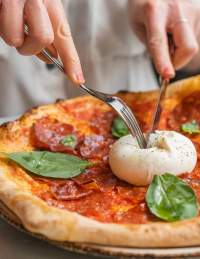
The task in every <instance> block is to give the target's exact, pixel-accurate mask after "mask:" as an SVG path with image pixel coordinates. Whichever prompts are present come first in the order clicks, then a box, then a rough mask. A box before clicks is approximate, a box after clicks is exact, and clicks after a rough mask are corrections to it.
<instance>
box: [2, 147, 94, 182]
mask: <svg viewBox="0 0 200 259" xmlns="http://www.w3.org/2000/svg"><path fill="white" fill-rule="evenodd" d="M6 156H7V158H9V159H10V160H12V161H14V162H16V163H17V164H19V165H20V166H22V167H23V168H25V169H26V170H28V171H29V172H31V173H33V174H36V175H40V176H46V177H52V178H64V179H67V178H71V177H75V176H77V175H79V174H81V173H82V172H83V170H84V169H85V168H87V167H89V166H92V165H93V164H92V163H90V162H88V161H85V160H82V159H80V158H78V157H76V156H73V155H67V154H62V153H54V152H47V151H33V152H19V153H9V154H6Z"/></svg>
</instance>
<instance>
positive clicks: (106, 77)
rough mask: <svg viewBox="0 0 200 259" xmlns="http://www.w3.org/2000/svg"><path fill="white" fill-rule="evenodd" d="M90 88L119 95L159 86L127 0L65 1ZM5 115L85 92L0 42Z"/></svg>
mask: <svg viewBox="0 0 200 259" xmlns="http://www.w3.org/2000/svg"><path fill="white" fill-rule="evenodd" d="M63 2H64V5H65V9H66V12H67V16H68V20H69V23H70V26H71V30H72V35H73V37H74V41H75V45H76V47H77V50H78V53H79V56H80V59H81V63H82V67H83V71H84V75H85V78H86V84H87V86H89V87H91V88H94V89H97V90H101V91H105V92H108V93H114V92H117V91H118V90H129V91H144V90H150V89H154V88H155V87H156V86H157V82H156V79H155V75H154V73H153V69H152V66H151V62H150V60H149V57H148V54H147V52H146V49H145V47H144V46H143V45H142V44H141V43H140V42H139V40H138V39H137V38H136V36H135V35H134V33H133V32H132V30H131V26H130V24H129V17H128V16H129V15H128V5H127V0H63ZM0 80H1V86H0V116H13V115H17V114H20V113H22V112H24V111H25V110H26V109H29V108H30V107H32V106H35V105H41V104H45V103H51V102H54V101H55V100H56V99H58V98H70V97H74V96H76V95H80V94H84V93H83V92H82V91H81V90H80V89H78V88H77V87H74V86H72V84H71V83H70V82H69V81H68V80H67V79H66V78H65V77H64V75H63V74H62V73H61V72H60V71H58V70H57V69H53V70H48V69H47V67H46V65H45V64H44V63H42V62H41V61H40V60H38V59H37V58H36V57H23V56H20V55H19V54H18V53H17V51H16V50H15V49H14V48H11V47H8V46H7V45H6V44H5V43H4V42H3V41H2V40H1V41H0Z"/></svg>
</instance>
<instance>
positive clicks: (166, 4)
mask: <svg viewBox="0 0 200 259" xmlns="http://www.w3.org/2000/svg"><path fill="white" fill-rule="evenodd" d="M129 4H130V8H129V10H130V15H131V24H132V27H133V29H134V31H135V32H136V34H137V35H138V37H139V38H140V40H141V41H142V42H143V43H145V44H146V46H147V48H148V50H149V52H150V55H151V56H152V58H153V61H154V63H155V67H156V69H157V71H158V73H159V74H160V75H162V76H163V77H164V78H172V77H173V76H174V75H175V70H178V69H181V68H183V67H184V66H185V65H187V64H188V63H189V62H190V61H191V60H192V59H193V58H194V56H195V55H196V54H197V52H198V49H199V44H198V40H197V38H198V35H199V34H200V3H196V2H195V1H193V0H191V1H188V0H181V1H180V0H165V1H164V0H129ZM168 34H170V35H171V36H172V39H173V44H174V53H173V56H172V57H171V55H170V50H169V44H168Z"/></svg>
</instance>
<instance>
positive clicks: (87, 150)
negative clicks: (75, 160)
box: [78, 135, 114, 163]
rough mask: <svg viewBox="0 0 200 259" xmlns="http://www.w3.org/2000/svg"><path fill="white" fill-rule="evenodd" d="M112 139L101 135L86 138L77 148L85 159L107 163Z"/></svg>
mask: <svg viewBox="0 0 200 259" xmlns="http://www.w3.org/2000/svg"><path fill="white" fill-rule="evenodd" d="M113 143H114V139H112V138H105V137H104V136H102V135H93V136H86V137H85V139H84V141H83V143H82V144H81V145H80V146H79V147H78V150H79V153H80V155H81V156H82V157H83V158H85V159H94V160H100V161H102V162H104V163H108V153H109V149H110V146H111V145H112V144H113Z"/></svg>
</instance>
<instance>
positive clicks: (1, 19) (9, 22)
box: [0, 0, 25, 47]
mask: <svg viewBox="0 0 200 259" xmlns="http://www.w3.org/2000/svg"><path fill="white" fill-rule="evenodd" d="M24 2H25V1H22V0H21V1H20V0H4V1H2V2H1V10H0V35H1V37H2V38H3V40H4V41H5V42H6V43H7V44H8V45H10V46H12V47H20V46H21V45H22V44H23V41H24V32H23V24H24V18H23V16H24V15H23V9H24Z"/></svg>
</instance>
